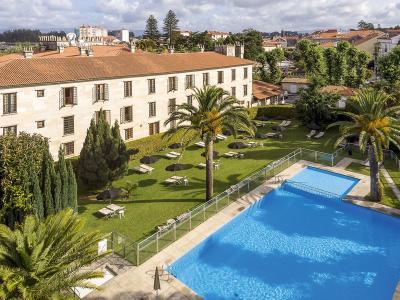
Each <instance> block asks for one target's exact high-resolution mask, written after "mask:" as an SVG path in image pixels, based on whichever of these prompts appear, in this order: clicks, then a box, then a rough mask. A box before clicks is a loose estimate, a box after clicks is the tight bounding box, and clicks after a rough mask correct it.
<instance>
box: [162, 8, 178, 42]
mask: <svg viewBox="0 0 400 300" xmlns="http://www.w3.org/2000/svg"><path fill="white" fill-rule="evenodd" d="M178 23H179V20H178V18H177V17H176V14H175V12H174V11H173V10H169V11H168V13H167V15H166V16H165V19H164V26H163V31H164V33H165V36H166V37H167V38H168V45H169V46H171V45H173V39H174V33H175V32H176V31H178V30H179V27H178Z"/></svg>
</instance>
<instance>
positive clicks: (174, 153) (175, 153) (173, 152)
mask: <svg viewBox="0 0 400 300" xmlns="http://www.w3.org/2000/svg"><path fill="white" fill-rule="evenodd" d="M169 154H172V155H175V156H181V154H180V153H178V152H175V151H171V152H170V153H169Z"/></svg>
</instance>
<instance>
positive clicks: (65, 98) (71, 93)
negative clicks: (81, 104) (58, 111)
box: [61, 87, 77, 107]
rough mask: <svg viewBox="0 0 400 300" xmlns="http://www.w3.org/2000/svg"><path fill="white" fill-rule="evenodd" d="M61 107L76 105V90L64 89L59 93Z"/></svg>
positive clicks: (71, 88) (72, 88)
mask: <svg viewBox="0 0 400 300" xmlns="http://www.w3.org/2000/svg"><path fill="white" fill-rule="evenodd" d="M61 101H62V103H61V107H63V106H65V105H76V104H77V88H76V87H66V88H63V89H62V91H61Z"/></svg>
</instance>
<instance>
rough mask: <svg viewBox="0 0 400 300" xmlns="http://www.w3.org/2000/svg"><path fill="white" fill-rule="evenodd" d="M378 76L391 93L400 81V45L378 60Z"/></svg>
mask: <svg viewBox="0 0 400 300" xmlns="http://www.w3.org/2000/svg"><path fill="white" fill-rule="evenodd" d="M378 74H379V76H380V78H381V80H382V81H383V84H385V85H386V86H387V88H388V90H389V91H392V90H393V88H392V87H394V86H396V83H397V82H398V81H400V45H399V46H396V47H394V48H393V50H392V51H391V52H390V53H388V54H386V55H384V56H382V57H380V58H379V59H378Z"/></svg>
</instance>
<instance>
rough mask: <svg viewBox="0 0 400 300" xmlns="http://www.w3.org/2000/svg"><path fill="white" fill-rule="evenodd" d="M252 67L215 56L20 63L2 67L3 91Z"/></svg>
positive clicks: (140, 56)
mask: <svg viewBox="0 0 400 300" xmlns="http://www.w3.org/2000/svg"><path fill="white" fill-rule="evenodd" d="M252 64H253V61H250V60H246V59H241V58H238V57H233V56H225V55H222V54H218V53H215V52H204V53H201V52H196V53H176V54H151V53H135V54H130V55H118V56H104V57H96V56H94V57H82V56H79V57H65V58H42V59H17V60H13V61H11V62H9V63H7V64H5V65H3V66H0V74H2V75H1V76H0V88H5V87H14V86H24V85H41V84H51V83H60V82H75V81H89V80H98V79H109V78H124V77H135V76H148V75H158V74H169V73H179V72H190V71H200V70H208V69H217V68H226V67H233V66H245V65H252Z"/></svg>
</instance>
